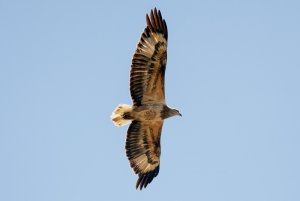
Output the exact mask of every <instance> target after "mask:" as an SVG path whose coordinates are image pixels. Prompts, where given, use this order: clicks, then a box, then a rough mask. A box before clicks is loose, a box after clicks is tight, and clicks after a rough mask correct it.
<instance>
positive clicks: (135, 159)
mask: <svg viewBox="0 0 300 201" xmlns="http://www.w3.org/2000/svg"><path fill="white" fill-rule="evenodd" d="M146 21H147V27H146V28H145V30H144V32H143V33H142V36H141V39H140V42H139V43H138V45H137V49H136V51H135V54H134V56H133V59H132V65H131V71H130V93H131V97H132V99H133V105H132V106H130V105H126V104H120V105H119V106H118V107H117V108H116V109H115V110H114V112H113V114H112V116H111V119H112V121H113V123H114V124H115V125H116V126H123V125H126V124H128V123H131V124H130V126H129V128H128V131H127V138H126V146H125V148H126V155H127V157H128V159H129V162H130V166H131V167H132V168H133V170H134V172H135V173H136V174H138V175H139V179H138V181H137V183H136V188H138V187H139V188H140V189H142V188H143V187H144V188H146V186H147V185H148V184H149V183H151V181H152V180H153V178H154V177H156V176H157V175H158V172H159V167H160V154H161V147H160V137H161V130H162V126H163V122H164V119H166V118H169V117H172V116H175V115H180V116H181V114H180V113H179V111H178V110H176V109H172V108H169V107H168V106H167V105H166V102H165V87H164V80H165V79H164V76H165V70H166V64H167V40H168V30H167V25H166V22H165V20H164V19H163V18H162V16H161V13H160V11H157V10H156V8H155V9H154V11H153V10H151V12H150V18H149V16H148V15H146Z"/></svg>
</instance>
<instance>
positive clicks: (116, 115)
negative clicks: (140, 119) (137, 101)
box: [111, 104, 132, 126]
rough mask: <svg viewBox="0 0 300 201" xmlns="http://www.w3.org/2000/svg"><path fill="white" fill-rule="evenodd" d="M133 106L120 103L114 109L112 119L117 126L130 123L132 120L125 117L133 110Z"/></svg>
mask: <svg viewBox="0 0 300 201" xmlns="http://www.w3.org/2000/svg"><path fill="white" fill-rule="evenodd" d="M131 110H132V106H130V105H126V104H120V105H118V107H116V109H115V110H114V111H113V113H112V115H111V120H112V121H113V123H114V124H115V125H116V126H124V125H126V124H129V123H130V122H131V121H132V120H131V119H125V118H124V114H125V113H127V112H131Z"/></svg>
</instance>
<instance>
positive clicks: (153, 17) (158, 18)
mask: <svg viewBox="0 0 300 201" xmlns="http://www.w3.org/2000/svg"><path fill="white" fill-rule="evenodd" d="M146 22H147V28H149V29H150V31H152V32H157V33H162V34H163V35H164V37H165V38H166V39H168V28H167V24H166V21H165V19H163V17H162V15H161V12H160V10H159V9H157V8H156V7H154V9H151V10H150V16H149V14H148V13H147V14H146Z"/></svg>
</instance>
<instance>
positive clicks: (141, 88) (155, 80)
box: [130, 8, 168, 105]
mask: <svg viewBox="0 0 300 201" xmlns="http://www.w3.org/2000/svg"><path fill="white" fill-rule="evenodd" d="M146 21H147V27H146V28H145V30H144V32H143V33H142V36H141V38H140V41H139V43H138V45H137V49H136V51H135V54H134V56H133V59H132V65H131V71H130V93H131V97H132V99H133V102H134V104H135V105H141V104H143V103H148V102H161V103H164V102H165V87H164V85H165V84H164V80H165V77H164V76H165V69H166V63H167V40H168V29H167V24H166V22H165V20H164V19H163V18H162V16H161V13H160V11H159V10H158V11H157V10H156V8H155V9H154V11H153V10H151V12H150V17H149V16H148V14H147V15H146Z"/></svg>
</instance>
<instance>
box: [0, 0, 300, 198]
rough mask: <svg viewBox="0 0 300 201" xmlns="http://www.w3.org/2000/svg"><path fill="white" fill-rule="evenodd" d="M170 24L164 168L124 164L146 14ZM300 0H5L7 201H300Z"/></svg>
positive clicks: (1, 171)
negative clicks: (116, 114) (141, 184)
mask: <svg viewBox="0 0 300 201" xmlns="http://www.w3.org/2000/svg"><path fill="white" fill-rule="evenodd" d="M155 6H156V7H157V8H159V9H160V10H161V12H162V15H163V17H164V18H165V19H166V21H167V24H168V28H169V49H168V65H167V72H166V95H167V102H168V104H169V105H170V106H171V107H176V108H177V109H179V110H180V111H181V113H182V114H183V117H182V118H180V117H177V118H171V119H168V120H167V121H166V122H165V124H164V128H163V133H162V142H161V144H162V156H161V169H160V173H159V175H158V177H156V178H155V179H154V180H153V181H152V183H151V184H150V185H149V186H148V187H147V189H145V190H143V191H141V192H140V191H136V190H135V182H136V180H137V176H136V175H134V174H133V172H132V170H131V169H130V167H129V163H128V161H127V158H126V156H125V149H124V147H125V133H126V130H127V126H126V127H122V128H117V127H115V126H114V125H113V124H112V122H111V121H110V115H111V112H112V111H113V109H114V108H115V107H116V106H117V105H118V104H119V103H131V98H130V95H129V69H130V64H131V59H132V55H133V52H134V50H135V47H136V44H137V42H138V40H139V37H140V35H141V33H142V31H143V29H144V27H145V24H146V22H145V14H146V13H147V12H149V11H150V9H151V8H154V7H155ZM299 10H300V2H299V1H296V0H295V1H287V0H285V1H283V0H282V1H277V0H272V1H271V0H270V1H266V0H265V1H260V0H259V1H258V0H252V1H231V0H230V1H221V0H220V1H216V0H215V1H198V0H197V1H196V0H195V1H190V0H186V1H176V2H175V1H147V2H146V1H140V0H135V1H118V2H116V1H54V0H51V1H14V0H0V95H1V97H0V125H1V126H0V200H3V201H66V200H70V201H71V200H72V201H85V200H89V201H99V200H101V201H104V200H116V201H119V200H130V201H134V200H144V201H147V200H151V201H153V200H204V201H254V200H255V201H299V200H300V190H299V189H300V106H299V103H300V89H299V88H300V12H299Z"/></svg>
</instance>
